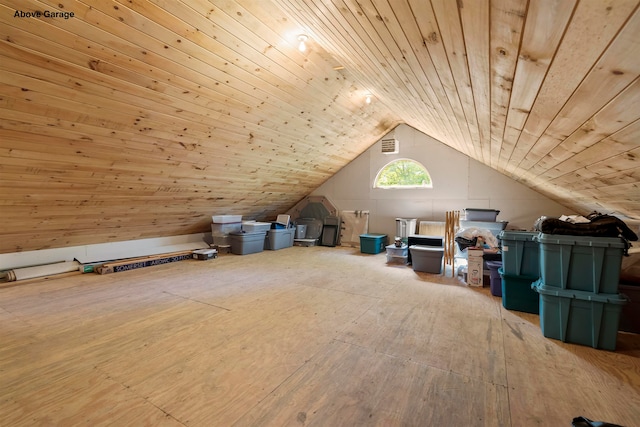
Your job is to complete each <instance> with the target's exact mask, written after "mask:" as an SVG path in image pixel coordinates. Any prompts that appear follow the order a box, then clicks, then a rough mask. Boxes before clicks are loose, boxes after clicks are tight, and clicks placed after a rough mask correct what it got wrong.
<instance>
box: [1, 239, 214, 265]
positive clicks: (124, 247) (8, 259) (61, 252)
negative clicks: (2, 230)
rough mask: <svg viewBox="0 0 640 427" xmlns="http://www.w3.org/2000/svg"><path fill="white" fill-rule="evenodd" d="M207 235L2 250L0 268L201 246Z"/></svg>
mask: <svg viewBox="0 0 640 427" xmlns="http://www.w3.org/2000/svg"><path fill="white" fill-rule="evenodd" d="M206 236H207V233H196V234H187V235H181V236H171V237H156V238H151V239H139V240H127V241H122V242H110V243H99V244H95V245H83V246H71V247H67V248H55V249H42V250H39V251H25V252H12V253H8V254H0V270H8V269H12V268H21V267H30V266H34V265H42V264H51V263H54V262H61V261H73V260H77V261H78V262H80V263H82V264H91V263H97V262H102V261H110V260H115V259H123V258H133V257H140V256H148V255H157V254H161V253H168V252H177V251H184V250H191V249H201V248H206V247H209V245H208V244H207V243H206V241H205V237H206ZM209 237H210V235H209Z"/></svg>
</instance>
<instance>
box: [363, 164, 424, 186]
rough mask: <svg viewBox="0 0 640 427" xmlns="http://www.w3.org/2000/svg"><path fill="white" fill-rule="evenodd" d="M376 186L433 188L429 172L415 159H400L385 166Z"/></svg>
mask: <svg viewBox="0 0 640 427" xmlns="http://www.w3.org/2000/svg"><path fill="white" fill-rule="evenodd" d="M374 187H375V188H416V187H417V188H432V184H431V177H430V176H429V172H427V169H425V167H424V166H422V165H421V164H420V163H418V162H416V161H415V160H409V159H398V160H394V161H392V162H391V163H388V164H387V165H386V166H385V167H383V168H382V169H381V170H380V172H378V176H376V180H375V182H374Z"/></svg>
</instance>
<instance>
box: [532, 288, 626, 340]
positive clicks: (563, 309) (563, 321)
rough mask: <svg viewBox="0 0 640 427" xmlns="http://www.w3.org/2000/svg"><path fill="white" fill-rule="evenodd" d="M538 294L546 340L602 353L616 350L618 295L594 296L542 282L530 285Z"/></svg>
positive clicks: (622, 301)
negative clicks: (550, 339) (585, 347)
mask: <svg viewBox="0 0 640 427" xmlns="http://www.w3.org/2000/svg"><path fill="white" fill-rule="evenodd" d="M532 287H533V289H534V290H535V291H537V292H538V293H540V329H541V330H542V335H544V336H545V337H547V338H553V339H557V340H560V341H563V342H568V343H572V344H580V345H586V346H590V347H593V348H600V349H604V350H612V351H613V350H615V349H616V340H617V337H618V325H619V322H620V313H621V312H622V306H623V305H624V304H626V303H627V298H626V297H625V296H624V295H621V294H594V293H592V292H584V291H573V290H566V289H559V288H552V287H549V286H546V285H545V284H543V282H542V281H541V280H539V281H537V282H536V283H534V284H533V286H532Z"/></svg>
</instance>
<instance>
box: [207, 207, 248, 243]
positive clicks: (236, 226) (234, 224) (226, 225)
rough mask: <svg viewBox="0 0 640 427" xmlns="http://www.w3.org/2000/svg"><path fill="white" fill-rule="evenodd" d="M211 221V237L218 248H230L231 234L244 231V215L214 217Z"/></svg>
mask: <svg viewBox="0 0 640 427" xmlns="http://www.w3.org/2000/svg"><path fill="white" fill-rule="evenodd" d="M211 220H212V222H211V236H212V237H213V244H214V245H216V246H230V245H231V239H230V238H229V233H235V232H238V231H241V230H242V215H213V216H212V217H211Z"/></svg>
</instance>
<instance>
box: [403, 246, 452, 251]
mask: <svg viewBox="0 0 640 427" xmlns="http://www.w3.org/2000/svg"><path fill="white" fill-rule="evenodd" d="M409 249H413V250H416V251H430V252H443V251H444V248H443V247H442V246H427V245H411V246H409Z"/></svg>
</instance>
